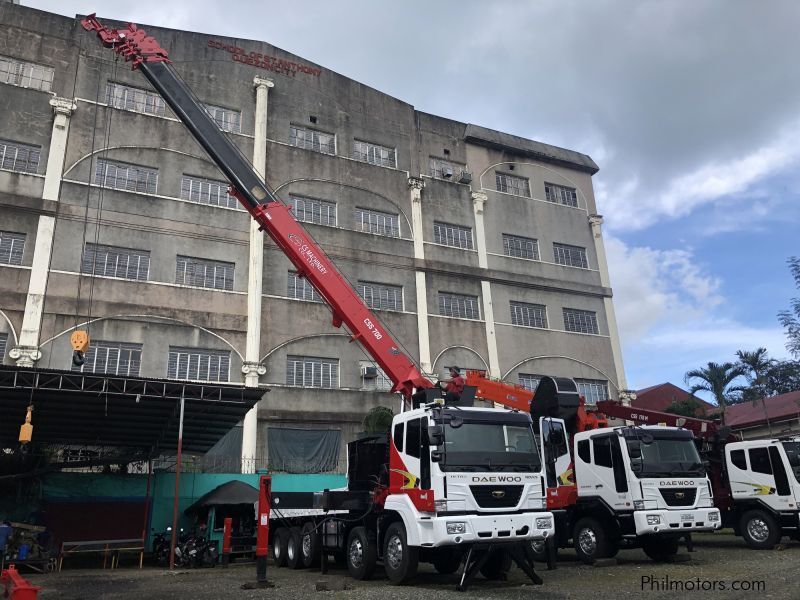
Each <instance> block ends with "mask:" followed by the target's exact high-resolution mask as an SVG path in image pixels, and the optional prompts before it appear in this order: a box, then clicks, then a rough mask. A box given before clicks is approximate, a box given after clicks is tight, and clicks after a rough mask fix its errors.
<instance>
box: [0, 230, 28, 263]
mask: <svg viewBox="0 0 800 600" xmlns="http://www.w3.org/2000/svg"><path fill="white" fill-rule="evenodd" d="M24 250H25V234H24V233H14V232H12V231H0V265H21V264H22V253H23V251H24Z"/></svg>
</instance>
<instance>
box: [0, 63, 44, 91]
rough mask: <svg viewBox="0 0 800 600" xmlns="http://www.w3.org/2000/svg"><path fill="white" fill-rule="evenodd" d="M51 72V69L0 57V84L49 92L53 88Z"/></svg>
mask: <svg viewBox="0 0 800 600" xmlns="http://www.w3.org/2000/svg"><path fill="white" fill-rule="evenodd" d="M53 72H54V71H53V68H52V67H44V66H42V65H37V64H35V63H29V62H25V61H22V60H17V59H16V58H11V57H10V56H0V83H10V84H11V85H18V86H21V87H26V88H33V89H34V90H41V91H43V92H49V91H50V88H51V87H52V86H53Z"/></svg>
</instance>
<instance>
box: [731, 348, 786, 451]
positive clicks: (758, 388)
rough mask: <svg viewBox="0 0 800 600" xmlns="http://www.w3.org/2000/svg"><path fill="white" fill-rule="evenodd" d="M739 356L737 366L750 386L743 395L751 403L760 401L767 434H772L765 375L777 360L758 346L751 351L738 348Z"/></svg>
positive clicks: (737, 353) (737, 354)
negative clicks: (767, 430)
mask: <svg viewBox="0 0 800 600" xmlns="http://www.w3.org/2000/svg"><path fill="white" fill-rule="evenodd" d="M736 356H737V357H738V358H739V366H740V367H741V368H742V370H743V371H744V376H745V377H746V378H747V382H748V383H749V384H750V387H749V388H748V389H747V391H746V392H745V397H746V398H747V399H749V400H750V401H752V403H753V404H755V403H756V402H759V401H760V402H761V408H763V409H764V419H766V421H767V428H768V429H769V434H770V435H772V424H771V423H770V422H769V413H768V412H767V403H766V400H765V399H766V396H767V393H768V392H767V386H766V383H767V375H768V374H769V372H770V370H771V369H772V368H773V367H774V366H775V363H776V362H777V361H776V360H775V359H773V358H769V356H768V355H767V349H766V348H758V349H757V350H753V351H752V352H748V351H746V350H739V351H738V352H736Z"/></svg>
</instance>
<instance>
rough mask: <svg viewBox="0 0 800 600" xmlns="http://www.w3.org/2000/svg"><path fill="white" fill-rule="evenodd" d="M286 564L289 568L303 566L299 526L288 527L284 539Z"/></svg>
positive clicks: (301, 539) (301, 537)
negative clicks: (287, 535)
mask: <svg viewBox="0 0 800 600" xmlns="http://www.w3.org/2000/svg"><path fill="white" fill-rule="evenodd" d="M286 566H287V567H289V568H290V569H300V568H302V567H303V536H302V535H301V534H300V528H299V527H291V528H290V529H289V537H288V539H287V540H286Z"/></svg>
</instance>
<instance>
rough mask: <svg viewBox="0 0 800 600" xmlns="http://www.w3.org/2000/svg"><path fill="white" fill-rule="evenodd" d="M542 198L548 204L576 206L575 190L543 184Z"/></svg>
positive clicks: (553, 184)
mask: <svg viewBox="0 0 800 600" xmlns="http://www.w3.org/2000/svg"><path fill="white" fill-rule="evenodd" d="M544 197H545V199H546V200H547V201H548V202H555V203H556V204H558V203H561V204H565V205H566V206H578V194H577V191H576V190H575V188H571V187H566V186H563V185H556V184H555V183H547V182H545V184H544Z"/></svg>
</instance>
